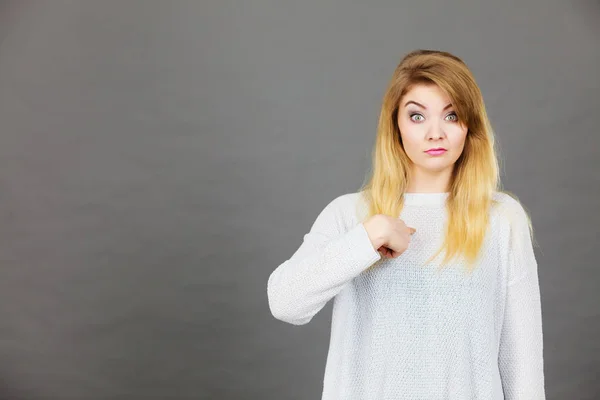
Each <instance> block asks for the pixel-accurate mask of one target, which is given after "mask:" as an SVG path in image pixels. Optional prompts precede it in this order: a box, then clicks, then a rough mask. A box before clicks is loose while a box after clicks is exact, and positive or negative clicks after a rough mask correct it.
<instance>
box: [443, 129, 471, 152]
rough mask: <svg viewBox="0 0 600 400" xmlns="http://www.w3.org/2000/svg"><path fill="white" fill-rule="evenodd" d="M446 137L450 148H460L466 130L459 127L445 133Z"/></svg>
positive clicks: (465, 135)
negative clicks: (450, 145)
mask: <svg viewBox="0 0 600 400" xmlns="http://www.w3.org/2000/svg"><path fill="white" fill-rule="evenodd" d="M447 135H448V140H449V141H450V143H451V144H452V147H456V148H462V147H463V146H464V144H465V140H466V138H467V130H466V129H463V128H460V127H454V128H453V129H451V130H449V131H447Z"/></svg>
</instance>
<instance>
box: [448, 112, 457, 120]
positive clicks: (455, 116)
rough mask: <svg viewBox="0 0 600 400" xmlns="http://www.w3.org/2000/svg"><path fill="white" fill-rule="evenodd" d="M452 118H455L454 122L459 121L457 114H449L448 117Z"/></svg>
mask: <svg viewBox="0 0 600 400" xmlns="http://www.w3.org/2000/svg"><path fill="white" fill-rule="evenodd" d="M450 116H454V119H453V120H452V121H453V122H456V121H458V115H456V113H455V112H452V113H450V114H448V117H450Z"/></svg>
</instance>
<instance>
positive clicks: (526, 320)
mask: <svg viewBox="0 0 600 400" xmlns="http://www.w3.org/2000/svg"><path fill="white" fill-rule="evenodd" d="M511 208H512V212H511V213H510V214H511V236H510V240H509V250H508V251H509V253H508V269H507V271H508V283H507V291H506V306H505V312H504V322H503V324H502V330H501V336H500V350H499V354H498V366H499V369H500V374H501V379H502V387H503V390H504V396H505V399H506V400H512V399H515V400H516V399H518V400H521V399H528V400H529V399H531V400H544V399H545V398H546V394H545V389H544V357H543V348H544V340H543V333H542V306H541V297H540V285H539V279H538V266H537V261H536V258H535V255H534V252H533V246H532V240H531V236H530V231H529V224H528V219H527V215H526V214H525V210H524V209H523V207H522V206H521V204H520V203H516V204H513V205H512V207H511Z"/></svg>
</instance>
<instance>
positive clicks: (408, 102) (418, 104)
mask: <svg viewBox="0 0 600 400" xmlns="http://www.w3.org/2000/svg"><path fill="white" fill-rule="evenodd" d="M410 103H413V104H416V105H417V106H419V107H421V108H424V109H425V110H427V107H425V106H424V105H423V104H420V103H417V102H416V101H412V100H409V101H407V102H406V103H404V107H406V106H407V105H409V104H410ZM450 107H452V103H450V104H448V105H447V106H446V107H444V110H445V109H447V108H450ZM442 111H443V110H442Z"/></svg>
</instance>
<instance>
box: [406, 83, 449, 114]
mask: <svg viewBox="0 0 600 400" xmlns="http://www.w3.org/2000/svg"><path fill="white" fill-rule="evenodd" d="M409 100H413V101H416V102H418V103H420V104H423V105H424V106H426V107H428V108H429V107H430V106H431V107H433V108H435V107H438V106H439V107H441V108H444V107H445V106H446V105H447V104H449V103H451V100H450V97H449V96H448V95H447V94H446V93H445V92H444V91H443V90H442V89H441V88H440V87H439V86H438V85H435V84H429V85H426V84H417V85H415V86H413V87H412V88H411V89H410V90H409V91H408V92H407V93H406V94H405V95H404V96H403V97H402V100H401V103H402V106H404V104H405V103H406V102H407V101H409Z"/></svg>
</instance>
